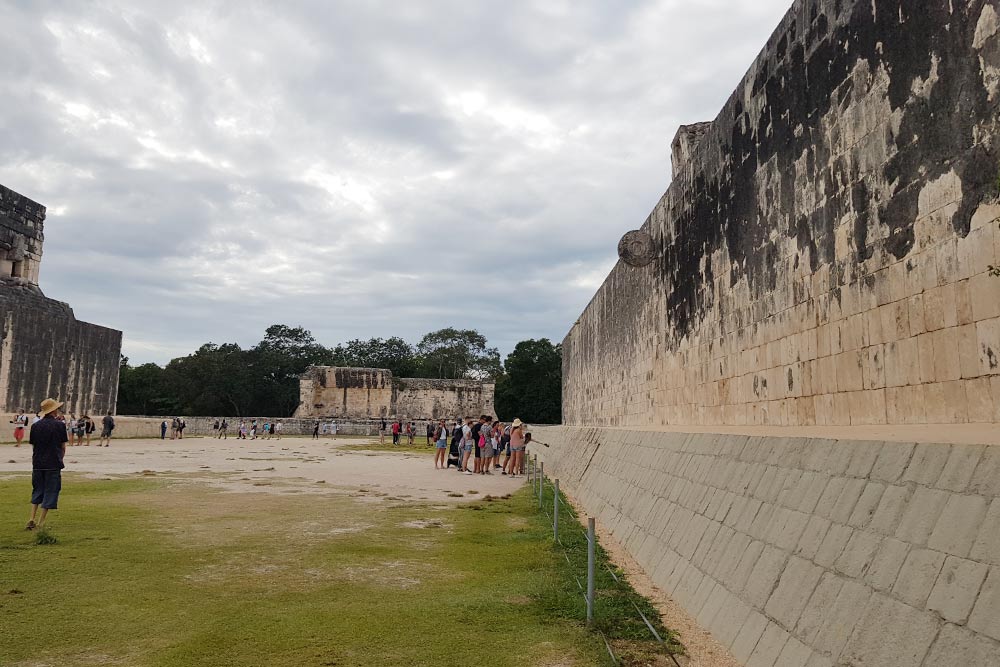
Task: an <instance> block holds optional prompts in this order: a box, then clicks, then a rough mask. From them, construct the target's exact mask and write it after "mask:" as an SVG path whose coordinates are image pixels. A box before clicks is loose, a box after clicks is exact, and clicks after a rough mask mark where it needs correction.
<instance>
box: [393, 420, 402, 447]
mask: <svg viewBox="0 0 1000 667" xmlns="http://www.w3.org/2000/svg"><path fill="white" fill-rule="evenodd" d="M400 428H402V425H401V424H400V423H399V421H398V420H397V421H394V422H392V444H394V445H398V444H399V430H400Z"/></svg>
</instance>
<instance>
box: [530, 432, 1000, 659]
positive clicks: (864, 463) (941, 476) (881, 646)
mask: <svg viewBox="0 0 1000 667" xmlns="http://www.w3.org/2000/svg"><path fill="white" fill-rule="evenodd" d="M533 431H534V433H533V435H534V436H535V439H536V440H537V441H539V442H538V443H537V444H535V445H533V446H532V447H531V451H530V452H529V454H535V455H538V457H539V459H540V460H543V461H544V462H545V470H546V473H547V474H548V475H549V476H550V477H554V478H559V479H560V483H561V486H562V488H563V489H564V490H566V491H567V492H568V493H569V494H570V495H572V496H575V498H576V499H577V501H578V502H579V503H580V504H581V505H582V507H583V509H584V511H585V512H587V513H588V514H590V515H593V516H596V517H597V518H598V522H599V524H598V525H599V530H600V531H601V532H609V533H610V534H611V535H612V536H613V537H614V538H615V539H616V540H617V541H618V542H619V543H621V544H622V545H623V546H624V547H625V548H626V549H627V550H628V551H629V552H630V553H631V554H632V555H633V556H634V557H635V558H636V560H637V561H638V562H639V564H640V565H641V566H642V567H643V569H644V570H645V571H646V573H648V574H649V575H650V577H651V578H652V580H653V581H654V583H656V584H657V585H658V586H659V587H661V588H662V589H663V590H665V591H667V592H668V593H669V594H670V595H671V596H672V597H673V598H674V599H675V600H677V601H678V602H679V603H680V604H681V605H682V606H683V607H684V608H685V609H686V610H687V611H688V612H689V613H691V614H692V615H693V616H694V617H695V618H697V620H698V621H699V623H700V624H701V625H702V626H704V627H705V628H707V629H708V630H710V631H711V632H712V634H713V635H714V636H715V637H716V639H718V640H719V641H720V642H721V643H722V644H723V645H725V646H726V647H728V648H729V649H730V651H731V652H732V653H733V655H734V656H735V657H736V658H737V659H738V660H740V661H741V662H743V663H745V664H746V665H748V667H772V666H774V667H832V666H834V665H837V666H841V665H844V666H847V665H850V666H851V667H890V666H891V667H918V666H920V665H923V666H925V667H930V666H932V665H933V666H944V665H949V666H951V665H954V666H956V667H958V666H961V667H994V666H995V665H1000V446H985V445H947V444H936V443H928V444H914V443H912V442H909V443H903V442H852V441H834V440H817V439H808V438H781V437H770V438H768V437H752V436H747V435H713V434H709V433H700V434H685V433H663V432H640V431H628V430H620V429H603V428H572V427H549V428H540V427H535V428H534V429H533ZM541 443H545V444H541Z"/></svg>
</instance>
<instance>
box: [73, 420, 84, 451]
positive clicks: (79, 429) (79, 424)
mask: <svg viewBox="0 0 1000 667" xmlns="http://www.w3.org/2000/svg"><path fill="white" fill-rule="evenodd" d="M73 433H74V434H75V435H76V446H77V447H82V446H83V438H84V436H85V435H87V416H86V415H82V416H81V417H80V418H79V419H77V420H76V429H74V431H73Z"/></svg>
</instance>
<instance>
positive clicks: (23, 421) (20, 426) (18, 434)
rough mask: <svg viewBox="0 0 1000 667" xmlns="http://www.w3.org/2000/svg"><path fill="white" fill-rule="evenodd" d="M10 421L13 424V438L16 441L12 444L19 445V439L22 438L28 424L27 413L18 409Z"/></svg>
mask: <svg viewBox="0 0 1000 667" xmlns="http://www.w3.org/2000/svg"><path fill="white" fill-rule="evenodd" d="M11 423H12V424H13V425H14V440H15V441H16V442H17V444H16V445H14V446H15V447H20V446H21V441H22V440H24V429H25V427H26V426H27V425H28V415H26V414H24V413H22V412H21V411H20V410H18V411H17V416H15V417H14V419H13V420H12V421H11Z"/></svg>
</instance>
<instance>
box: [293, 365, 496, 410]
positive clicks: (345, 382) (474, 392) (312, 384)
mask: <svg viewBox="0 0 1000 667" xmlns="http://www.w3.org/2000/svg"><path fill="white" fill-rule="evenodd" d="M493 395H494V385H493V383H489V382H477V381H474V380H437V379H424V378H394V377H393V375H392V372H391V371H389V370H386V369H384V368H337V367H329V366H314V367H312V368H310V369H309V370H307V371H306V372H305V373H304V374H303V375H302V378H301V379H300V382H299V407H298V409H297V410H296V411H295V416H296V417H300V418H304V419H305V418H313V417H316V418H327V417H332V418H338V419H378V418H382V417H385V418H392V417H399V418H406V419H446V418H455V417H465V416H479V415H481V414H490V415H492V414H494V409H493Z"/></svg>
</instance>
